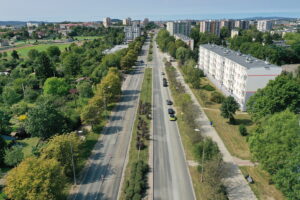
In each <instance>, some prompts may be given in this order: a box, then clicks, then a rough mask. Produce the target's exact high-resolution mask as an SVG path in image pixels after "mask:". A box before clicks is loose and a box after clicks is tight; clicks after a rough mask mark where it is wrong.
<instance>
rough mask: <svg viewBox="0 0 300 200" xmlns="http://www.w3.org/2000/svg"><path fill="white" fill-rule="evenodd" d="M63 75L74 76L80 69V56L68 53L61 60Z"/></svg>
mask: <svg viewBox="0 0 300 200" xmlns="http://www.w3.org/2000/svg"><path fill="white" fill-rule="evenodd" d="M62 66H63V71H64V74H65V75H68V76H76V75H77V74H79V73H80V71H81V62H80V56H79V55H77V54H75V53H69V54H68V55H67V56H66V57H65V58H64V59H63V61H62Z"/></svg>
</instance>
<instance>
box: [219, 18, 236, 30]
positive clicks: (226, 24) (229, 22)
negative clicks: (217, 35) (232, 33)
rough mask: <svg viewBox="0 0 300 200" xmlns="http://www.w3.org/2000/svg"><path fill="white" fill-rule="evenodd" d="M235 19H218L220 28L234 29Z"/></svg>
mask: <svg viewBox="0 0 300 200" xmlns="http://www.w3.org/2000/svg"><path fill="white" fill-rule="evenodd" d="M234 26H235V21H234V20H231V19H226V20H221V21H220V29H222V28H223V27H227V28H228V29H229V30H232V29H234Z"/></svg>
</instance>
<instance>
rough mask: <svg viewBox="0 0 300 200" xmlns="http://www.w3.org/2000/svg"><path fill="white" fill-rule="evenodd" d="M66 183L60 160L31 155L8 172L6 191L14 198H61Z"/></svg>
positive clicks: (15, 199)
mask: <svg viewBox="0 0 300 200" xmlns="http://www.w3.org/2000/svg"><path fill="white" fill-rule="evenodd" d="M65 183H66V178H65V175H64V174H63V171H62V168H61V167H60V164H59V162H58V161H56V160H55V159H49V160H47V159H46V160H45V159H40V158H34V157H31V158H27V159H26V160H24V161H23V162H22V163H21V164H20V165H18V166H17V167H16V168H14V169H12V170H11V171H9V172H8V174H7V176H6V186H5V188H4V192H5V194H6V195H7V196H8V198H10V199H12V200H36V199H59V198H61V196H62V192H63V190H64V186H65Z"/></svg>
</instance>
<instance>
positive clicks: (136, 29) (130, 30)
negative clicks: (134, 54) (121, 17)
mask: <svg viewBox="0 0 300 200" xmlns="http://www.w3.org/2000/svg"><path fill="white" fill-rule="evenodd" d="M124 32H125V40H126V41H127V42H130V41H133V40H134V39H135V38H137V37H140V36H141V27H140V24H139V23H133V24H132V25H131V26H125V27H124Z"/></svg>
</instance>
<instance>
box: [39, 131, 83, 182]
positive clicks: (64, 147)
mask: <svg viewBox="0 0 300 200" xmlns="http://www.w3.org/2000/svg"><path fill="white" fill-rule="evenodd" d="M81 144H82V141H81V140H80V138H79V137H78V136H77V135H76V133H69V134H63V135H56V136H53V137H52V138H51V139H50V140H49V142H48V143H47V145H45V147H44V148H42V150H41V158H44V159H55V160H57V161H58V162H59V163H60V166H62V168H63V171H64V174H65V175H66V176H68V177H72V176H73V168H72V167H73V166H72V157H73V158H74V165H75V169H77V168H78V162H76V159H77V158H78V156H79V152H80V150H79V149H80V145H81Z"/></svg>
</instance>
